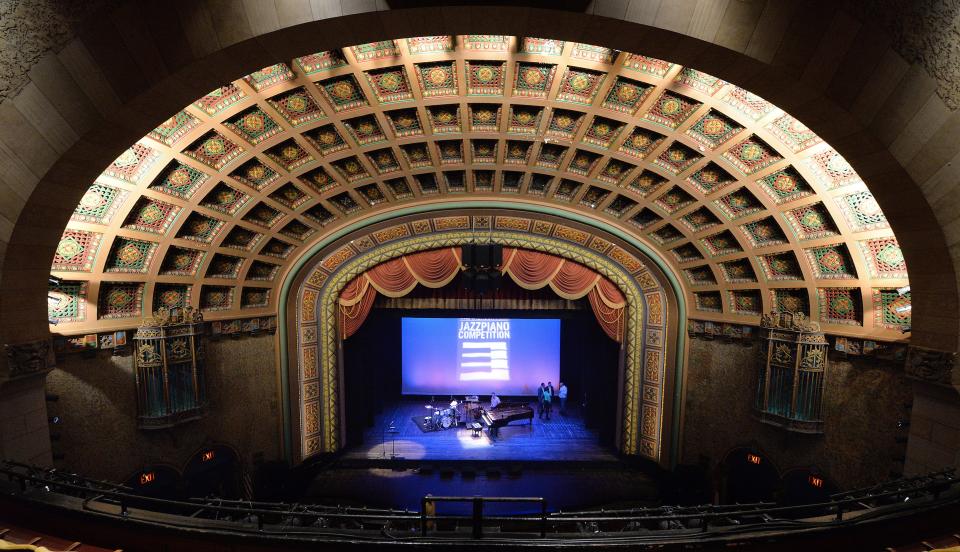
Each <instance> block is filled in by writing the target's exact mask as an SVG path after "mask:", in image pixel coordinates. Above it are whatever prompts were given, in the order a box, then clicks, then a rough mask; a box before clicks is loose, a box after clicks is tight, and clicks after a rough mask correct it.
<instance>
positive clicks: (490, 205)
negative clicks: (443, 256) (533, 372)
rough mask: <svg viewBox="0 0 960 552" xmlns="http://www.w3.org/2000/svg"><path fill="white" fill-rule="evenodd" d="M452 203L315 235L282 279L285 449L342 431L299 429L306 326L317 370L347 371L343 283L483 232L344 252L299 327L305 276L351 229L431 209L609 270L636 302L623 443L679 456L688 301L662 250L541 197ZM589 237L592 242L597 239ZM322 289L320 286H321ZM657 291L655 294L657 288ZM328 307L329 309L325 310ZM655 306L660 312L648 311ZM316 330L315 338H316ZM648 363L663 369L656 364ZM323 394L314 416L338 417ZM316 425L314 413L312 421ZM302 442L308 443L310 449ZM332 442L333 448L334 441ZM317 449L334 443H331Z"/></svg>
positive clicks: (503, 238)
mask: <svg viewBox="0 0 960 552" xmlns="http://www.w3.org/2000/svg"><path fill="white" fill-rule="evenodd" d="M452 207H453V209H452V210H451V205H449V204H446V203H442V204H434V205H423V206H419V207H411V208H406V209H402V210H398V211H395V212H393V213H390V214H383V215H381V216H380V217H376V218H377V220H376V221H364V222H365V223H363V222H362V223H357V224H355V225H353V226H352V227H351V228H348V229H344V230H343V231H341V232H338V233H337V235H336V236H333V237H331V238H329V239H327V240H324V242H321V243H319V244H316V245H315V246H314V247H313V248H311V249H310V250H309V251H307V252H305V253H304V254H303V255H302V256H301V257H300V258H299V259H298V260H297V262H296V263H295V264H294V266H293V268H292V269H291V270H290V271H289V272H288V276H287V278H286V279H285V280H284V282H283V286H282V289H281V296H280V302H279V304H280V317H279V318H280V324H279V326H280V340H281V343H280V347H279V349H280V356H281V361H280V369H279V371H280V378H281V389H282V390H283V391H282V392H283V399H282V403H283V409H282V410H283V415H284V422H283V431H284V440H285V452H286V455H287V457H288V458H290V459H291V460H302V459H304V458H305V457H307V456H310V455H313V454H315V453H316V451H317V450H318V449H326V448H330V446H329V442H328V441H329V440H331V439H332V440H334V441H335V440H336V439H337V438H338V437H339V434H332V433H330V432H329V431H332V429H329V426H327V427H326V428H324V429H328V433H327V434H326V435H324V436H323V437H324V438H325V439H327V441H325V442H323V443H321V441H320V440H319V439H320V437H313V438H312V442H311V445H310V446H308V445H307V441H306V440H305V439H304V438H303V436H304V435H305V434H306V433H307V432H305V431H302V426H301V425H300V419H302V418H304V417H305V415H306V413H305V411H303V410H302V408H301V405H302V404H303V403H302V401H301V399H300V397H301V393H304V390H305V389H307V387H308V386H310V387H311V389H313V388H314V387H316V386H315V385H313V382H312V380H313V376H311V377H310V378H308V379H310V380H311V382H310V383H309V384H308V385H304V386H301V383H300V376H301V362H303V359H302V358H301V340H302V339H303V337H302V336H303V335H304V334H303V333H301V332H302V331H306V332H309V333H310V334H312V333H314V332H316V333H319V334H320V335H317V336H312V337H309V338H307V339H308V340H310V341H309V343H308V345H307V346H308V348H309V349H310V350H311V353H310V356H311V358H316V359H317V361H316V362H317V363H318V365H319V366H318V370H319V371H320V373H319V374H318V378H317V382H318V383H321V384H322V382H323V377H324V375H325V374H324V369H325V368H326V376H327V378H328V379H327V383H329V384H333V385H336V384H337V383H339V382H340V378H341V376H340V374H339V373H338V374H336V377H334V374H332V372H331V371H332V370H335V369H336V370H342V369H343V367H342V365H340V366H338V365H337V364H336V356H337V353H338V352H339V351H338V350H337V348H338V345H339V338H338V337H337V331H336V324H335V316H334V313H335V308H336V299H337V297H338V296H339V292H340V290H341V289H342V287H343V286H344V285H346V283H348V282H349V281H350V280H352V279H353V278H354V277H355V276H357V275H359V274H360V273H362V272H363V271H364V270H366V269H368V268H370V267H372V266H375V265H376V264H379V263H381V262H384V261H386V260H389V259H390V258H395V257H397V256H400V255H403V254H406V253H411V252H414V251H417V250H425V249H434V248H439V247H449V246H453V245H459V244H462V243H465V242H467V241H469V240H470V239H473V238H475V236H476V234H474V233H473V232H474V230H473V227H472V225H471V226H470V229H466V230H460V231H459V232H457V231H450V232H433V233H428V234H424V235H420V236H416V235H411V236H407V237H405V239H397V240H390V241H388V242H386V243H384V244H383V245H382V246H380V247H375V248H371V249H369V250H362V251H361V252H360V254H359V255H356V256H355V257H351V258H350V259H345V260H342V261H339V262H337V263H336V265H334V266H333V268H330V267H329V266H328V267H326V268H327V270H328V271H330V272H329V276H324V278H323V280H322V282H314V283H313V287H312V289H313V290H316V291H312V292H311V293H313V294H314V295H313V299H312V303H311V304H312V305H313V306H312V307H311V308H312V310H313V311H314V312H315V314H314V315H313V318H312V320H316V324H317V326H316V327H317V330H313V329H312V328H313V326H312V325H306V326H304V327H302V328H301V325H300V322H301V316H300V309H301V302H300V300H301V297H302V296H303V292H304V289H305V283H306V281H307V279H308V278H310V277H311V275H312V274H314V270H315V269H316V267H317V266H318V265H319V264H320V263H322V262H325V261H326V260H327V259H329V258H330V257H331V256H332V255H335V254H336V253H337V252H340V251H343V250H344V248H345V247H349V244H352V243H354V242H353V240H354V239H360V238H361V237H364V236H369V235H370V234H371V233H372V230H371V228H373V229H374V230H383V229H389V228H395V227H396V226H395V225H396V224H408V223H410V222H411V221H418V222H419V221H423V220H430V218H432V217H437V218H441V217H464V218H467V219H468V220H473V217H487V219H488V221H490V227H491V231H490V232H489V233H488V231H487V230H484V231H483V235H484V236H485V237H492V238H493V239H494V240H495V241H498V242H500V243H504V244H506V245H511V246H516V247H526V248H530V249H537V250H542V251H547V252H550V253H553V254H556V255H558V256H562V257H565V258H569V259H571V260H574V261H576V262H579V263H581V264H584V265H587V266H589V267H591V268H593V269H594V270H596V271H597V272H599V273H601V274H603V275H604V276H607V277H608V278H610V279H611V280H612V281H613V282H614V283H615V284H617V285H618V287H620V288H621V290H623V291H624V293H625V295H626V296H627V298H628V303H629V305H628V316H627V318H628V320H627V336H628V338H627V339H626V340H625V343H624V351H625V357H624V365H623V368H624V374H622V375H621V376H620V380H621V383H622V385H623V392H622V393H621V397H620V400H621V401H622V408H621V409H620V410H621V412H622V413H623V414H624V415H623V420H618V425H619V424H620V423H621V421H622V423H623V428H622V430H621V432H620V433H621V442H620V445H619V446H620V448H621V449H622V450H625V451H627V452H632V453H634V454H640V455H642V456H645V457H647V458H650V459H651V460H654V461H658V462H660V463H661V464H663V465H665V466H669V465H671V464H672V462H674V461H675V460H676V458H677V448H678V446H679V428H680V416H681V404H680V402H681V399H682V384H683V380H682V378H683V371H682V367H683V362H684V358H685V346H684V337H685V332H684V330H683V329H684V328H685V327H686V319H685V308H686V307H685V305H684V303H683V292H682V290H681V289H680V285H679V282H678V280H677V279H676V277H675V276H674V275H673V274H672V272H671V271H670V269H669V268H667V265H666V263H665V262H664V261H663V259H660V258H658V257H657V256H656V254H655V253H653V252H652V251H650V250H649V248H647V247H646V246H645V245H644V244H643V243H642V242H638V241H637V240H636V239H635V238H633V237H631V236H630V235H629V234H627V233H624V232H622V231H621V230H619V229H617V228H615V227H612V226H611V225H609V224H606V223H603V222H601V221H596V220H592V219H589V218H587V217H584V216H582V215H577V214H574V213H569V212H564V211H560V210H558V209H551V208H548V207H543V206H534V205H531V206H528V207H525V208H524V207H520V206H518V205H516V204H513V203H510V202H496V201H472V202H471V201H467V202H458V203H457V204H455V205H453V206H452ZM504 216H506V217H520V218H525V219H526V220H530V221H540V220H543V221H547V222H550V228H554V227H556V228H558V229H559V228H560V227H561V226H565V225H566V224H569V225H570V226H566V229H568V230H573V229H574V228H576V229H577V230H579V231H584V230H585V231H586V232H589V233H590V234H588V238H589V239H590V240H593V239H594V236H596V239H599V240H600V241H604V240H608V241H609V240H611V238H612V239H613V240H614V241H613V242H612V243H611V244H612V245H616V246H618V247H622V248H623V249H622V250H623V251H624V252H625V253H627V254H628V255H630V256H632V257H633V259H634V260H636V261H638V262H639V264H640V268H639V269H634V271H633V272H632V273H631V272H630V271H628V270H626V269H625V267H624V266H623V264H620V263H622V262H623V261H622V260H621V261H614V260H612V259H607V258H605V257H604V255H603V254H599V253H598V252H597V251H593V250H591V248H590V247H587V242H586V241H585V242H584V243H583V244H577V243H574V242H571V241H565V240H564V239H558V238H555V237H552V236H547V235H538V234H534V233H522V232H505V231H502V230H497V229H496V228H494V226H495V224H494V223H493V222H492V221H493V219H494V218H496V217H504ZM371 218H374V217H371ZM571 226H573V227H574V228H571ZM618 242H619V243H618ZM590 243H591V245H592V243H593V242H592V241H591V242H590ZM609 251H611V252H612V251H613V250H609ZM648 252H649V254H648ZM651 255H653V256H651ZM640 272H646V273H647V274H649V275H650V280H649V281H648V282H647V283H646V284H645V285H640V284H639V283H638V282H637V281H636V279H635V277H636V276H637V275H639V274H640ZM651 283H652V286H651ZM320 289H322V290H323V293H322V294H321V292H320ZM654 295H656V297H653V296H654ZM651 300H654V301H656V302H657V303H658V305H657V306H655V307H654V308H653V309H652V310H648V308H647V302H648V301H651ZM325 308H326V309H328V310H327V311H324V309H325ZM651 312H655V313H657V314H656V315H650V316H648V314H649V313H651ZM657 319H659V322H658V321H657ZM291 328H297V331H296V332H294V333H293V334H290V333H287V332H288V331H289V329H291ZM648 330H652V331H648ZM312 340H315V341H316V345H314V342H313V341H312ZM293 351H295V352H296V355H297V356H296V360H294V358H292V355H291V352H293ZM324 363H326V365H324ZM650 369H653V370H655V371H656V372H657V373H656V374H654V373H653V372H650V371H649V370H650ZM651 374H654V379H651ZM644 383H646V384H647V385H644ZM319 393H322V390H319V391H311V392H310V393H309V394H310V395H312V396H318V394H319ZM653 393H655V394H656V396H654V394H653ZM295 399H296V400H295ZM320 399H327V404H326V409H327V410H326V411H320V412H319V413H316V411H315V410H314V408H317V409H319V408H321V406H319V400H318V401H317V402H318V406H317V407H312V406H311V407H310V408H311V414H310V415H311V416H325V417H326V419H336V418H335V416H337V415H340V414H342V413H341V412H339V411H337V408H338V407H335V406H334V405H333V404H332V400H335V397H329V396H320ZM295 418H298V419H295ZM653 420H655V424H656V428H655V429H651V428H650V424H651V423H654V421H653ZM665 421H666V423H664V422H665ZM311 425H312V426H315V427H319V426H318V425H317V424H316V422H311ZM294 429H296V433H297V435H296V436H294V433H295V431H294ZM641 429H642V434H641ZM314 434H315V432H311V433H310V435H314ZM295 443H296V445H294V444H295ZM664 446H665V447H666V450H664ZM305 448H310V450H308V451H305V450H304V449H305ZM332 448H336V445H334V446H333V447H332ZM320 451H321V452H329V451H330V450H320Z"/></svg>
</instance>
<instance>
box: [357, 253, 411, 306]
mask: <svg viewBox="0 0 960 552" xmlns="http://www.w3.org/2000/svg"><path fill="white" fill-rule="evenodd" d="M366 275H367V278H369V279H370V285H372V286H373V287H374V288H376V290H377V291H379V292H380V293H382V294H384V295H386V296H387V297H403V296H404V295H406V294H408V293H410V291H411V290H413V288H415V287H416V286H417V279H416V278H415V277H414V275H413V273H412V272H410V269H408V268H407V265H406V264H405V263H404V262H403V257H397V258H396V259H390V260H389V261H387V262H384V263H380V264H378V265H377V266H375V267H373V268H371V269H370V270H368V271H367V272H366Z"/></svg>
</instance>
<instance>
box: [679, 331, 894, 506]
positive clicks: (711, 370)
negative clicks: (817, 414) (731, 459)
mask: <svg viewBox="0 0 960 552" xmlns="http://www.w3.org/2000/svg"><path fill="white" fill-rule="evenodd" d="M758 346H759V345H758V344H754V345H752V346H744V345H742V344H739V343H725V342H723V341H721V340H714V341H706V340H701V339H692V340H690V361H689V368H688V372H687V381H686V384H685V385H686V397H687V399H686V405H685V408H686V412H685V418H684V433H683V451H682V458H681V461H682V462H683V463H686V464H695V463H697V462H698V461H699V460H700V456H701V455H703V456H706V457H707V458H709V462H710V469H713V468H714V467H716V465H717V463H718V462H720V461H722V460H723V457H724V455H726V453H727V452H728V451H729V450H730V449H732V448H735V447H738V446H757V447H759V448H760V450H761V451H762V452H764V453H765V454H766V455H767V456H768V458H769V459H770V460H771V461H772V462H773V463H774V465H776V467H777V469H778V470H780V473H781V474H782V473H783V472H785V471H786V470H788V469H790V468H795V467H811V466H816V467H818V468H820V469H821V470H823V471H824V472H825V473H826V474H827V476H828V477H829V478H830V479H831V480H832V481H833V482H834V483H835V484H837V485H838V486H840V487H841V488H852V487H858V486H863V485H869V484H873V483H876V482H878V481H883V480H886V479H888V478H889V473H890V471H891V470H894V469H902V464H897V463H895V461H893V460H892V459H893V458H895V457H900V456H903V454H904V450H905V447H906V445H905V444H902V443H900V444H898V443H897V442H896V437H898V436H900V437H905V436H906V434H905V433H904V432H903V431H902V430H898V429H897V427H896V425H897V420H898V419H901V418H909V413H908V412H907V411H906V410H905V409H904V408H903V406H902V405H903V404H904V403H909V402H910V400H911V396H912V395H911V388H910V384H909V383H908V382H907V380H906V378H905V377H904V375H903V370H901V369H899V368H892V367H889V366H875V365H872V364H871V363H868V362H862V361H857V362H856V363H855V364H853V363H851V362H843V361H833V360H831V362H830V366H829V369H828V372H827V378H828V379H827V384H826V389H825V393H824V422H825V430H824V434H823V435H801V434H795V433H788V432H786V431H784V430H782V429H780V428H776V427H773V426H770V425H767V424H762V423H760V422H758V421H757V420H755V419H754V418H753V415H752V410H751V405H752V404H753V398H754V395H753V387H752V376H753V371H754V369H755V366H756V365H755V362H756V360H755V359H756V354H757V348H758Z"/></svg>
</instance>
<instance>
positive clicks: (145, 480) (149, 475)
mask: <svg viewBox="0 0 960 552" xmlns="http://www.w3.org/2000/svg"><path fill="white" fill-rule="evenodd" d="M156 478H157V472H152V471H150V472H143V473H141V474H140V484H141V485H149V484H150V483H153V481H154V480H155V479H156Z"/></svg>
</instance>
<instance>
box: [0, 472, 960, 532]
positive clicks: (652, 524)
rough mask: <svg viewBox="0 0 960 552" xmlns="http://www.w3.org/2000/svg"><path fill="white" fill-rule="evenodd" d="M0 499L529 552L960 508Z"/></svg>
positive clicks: (833, 499)
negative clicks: (521, 509)
mask: <svg viewBox="0 0 960 552" xmlns="http://www.w3.org/2000/svg"><path fill="white" fill-rule="evenodd" d="M2 487H6V489H4V488H2ZM0 492H2V493H3V495H4V496H5V497H6V498H5V499H6V500H10V499H12V500H16V501H18V502H19V503H21V504H26V503H32V504H35V505H40V506H45V507H47V510H48V511H49V507H51V506H52V507H54V508H60V509H63V510H64V511H65V512H66V511H71V512H76V511H83V512H87V513H89V514H91V515H93V516H96V517H97V518H100V519H104V518H115V519H117V520H124V521H125V522H127V523H129V522H131V521H134V522H135V521H141V522H144V523H148V524H150V525H151V526H154V527H157V526H160V527H165V528H172V529H189V530H193V531H197V530H199V531H205V532H207V533H210V534H223V535H224V536H228V535H232V536H236V535H238V534H246V535H256V536H258V537H260V538H271V537H275V538H283V539H284V540H290V539H294V540H297V539H302V540H305V541H317V540H323V539H330V540H333V541H339V540H344V539H348V540H350V541H358V540H365V541H385V540H389V541H392V542H397V541H414V542H438V541H449V540H461V541H462V540H474V539H481V538H482V539H483V540H484V541H485V542H494V541H497V540H509V541H511V542H518V541H528V542H531V543H533V542H541V543H543V542H544V541H545V540H550V539H558V543H559V544H563V543H571V544H572V543H578V544H588V543H591V542H597V543H602V542H606V543H617V544H628V543H637V544H650V543H658V542H659V543H676V542H726V543H728V544H732V543H736V542H738V541H741V542H745V541H748V540H749V539H750V538H751V536H756V535H759V534H761V533H762V534H763V535H764V537H765V538H769V537H770V536H771V535H784V536H786V535H789V534H790V533H792V532H803V531H810V530H829V529H831V528H839V527H850V526H852V525H857V524H863V523H870V522H882V521H884V520H888V519H894V518H896V517H900V516H908V515H913V514H920V515H922V513H923V512H930V511H933V510H935V509H938V508H942V507H947V506H954V507H956V506H957V505H958V504H960V480H958V479H957V478H956V477H955V475H954V470H953V469H950V470H945V471H941V472H936V473H931V474H927V475H922V476H917V477H910V478H904V479H897V480H893V481H890V482H887V483H883V484H879V485H876V486H873V487H866V488H862V489H857V490H854V491H847V492H843V493H838V494H834V495H831V496H830V499H829V500H828V501H826V502H822V503H817V504H803V505H794V506H778V505H777V504H774V503H755V504H731V505H702V506H686V507H680V506H660V507H650V508H637V509H624V510H585V511H576V512H554V513H548V512H547V504H546V502H545V501H544V499H542V498H538V497H532V498H517V497H448V496H444V497H439V496H437V497H434V496H426V497H424V498H423V501H422V503H421V504H422V507H421V511H420V512H414V511H409V510H393V509H374V508H357V507H342V506H321V505H314V504H289V503H277V502H254V501H239V500H223V499H210V498H207V499H189V500H166V499H159V498H150V497H144V496H138V495H135V494H133V491H132V489H130V488H128V487H124V486H122V485H117V484H114V483H108V482H104V481H97V480H93V479H89V478H85V477H81V476H78V475H75V474H71V473H67V472H63V471H60V470H55V469H47V468H37V467H33V466H27V465H24V464H19V463H14V462H0ZM444 502H463V503H469V504H471V505H472V513H471V515H439V514H437V513H436V505H437V504H438V503H444ZM491 502H527V503H532V504H536V508H535V512H534V513H530V514H521V515H496V516H487V515H484V513H483V506H484V504H486V503H491ZM559 539H562V540H559Z"/></svg>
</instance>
